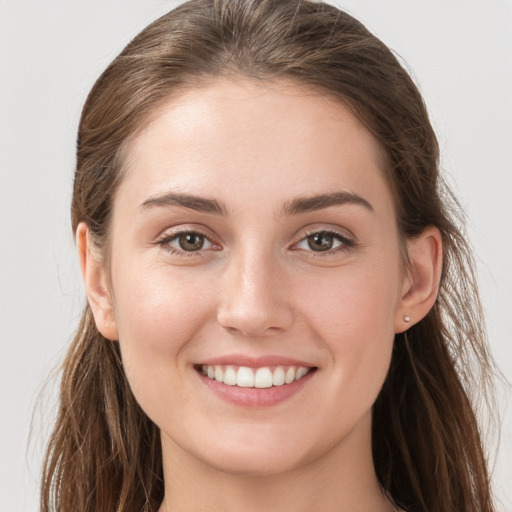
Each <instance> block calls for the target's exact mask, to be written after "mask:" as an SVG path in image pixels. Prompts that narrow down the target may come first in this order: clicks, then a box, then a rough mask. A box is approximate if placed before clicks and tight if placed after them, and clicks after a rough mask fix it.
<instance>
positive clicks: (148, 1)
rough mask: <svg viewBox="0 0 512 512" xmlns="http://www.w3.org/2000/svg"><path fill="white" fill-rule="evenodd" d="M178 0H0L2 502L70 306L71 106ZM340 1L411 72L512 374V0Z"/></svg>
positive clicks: (25, 453) (507, 471)
mask: <svg viewBox="0 0 512 512" xmlns="http://www.w3.org/2000/svg"><path fill="white" fill-rule="evenodd" d="M176 3H177V2H172V1H163V0H74V1H72V2H70V1H69V0H46V1H45V0H24V1H20V0H0V342H1V357H0V512H18V511H35V510H37V487H38V485H39V473H40V464H41V454H42V451H43V447H44V445H45V442H46V436H47V434H48V429H49V427H50V425H51V422H52V418H53V416H54V412H55V389H56V382H57V380H56V379H55V377H53V378H52V377H51V376H50V372H51V371H52V369H53V368H55V366H56V365H57V364H58V362H59V361H60V360H61V358H62V356H63V352H64V348H65V346H66V344H67V343H68V341H69V339H70V337H71V336H72V333H73V330H74V328H75V326H76V324H77V321H78V318H79V315H80V312H81V307H82V305H83V292H82V286H81V283H80V279H79V275H78V266H77V263H76V256H75V249H74V243H73V237H72V233H71V231H70V227H69V213H68V211H69V203H70V196H71V183H72V174H73V166H74V144H75V135H76V128H77V123H78V117H79V113H80V108H81V105H82V103H83V101H84V100H85V96H86V94H87V92H88V90H89V89H90V87H91V86H92V84H93V82H94V80H95V78H96V77H97V76H98V74H99V73H100V72H101V71H102V70H103V69H104V67H105V66H106V65H107V64H108V62H109V61H110V60H111V59H112V58H113V57H114V56H115V55H116V54H117V53H118V52H119V51H120V50H121V49H122V47H123V46H124V45H125V44H126V43H127V42H128V41H129V39H131V37H133V36H134V35H135V34H136V33H137V32H138V31H139V30H140V29H142V28H143V27H144V26H145V25H146V24H147V23H148V22H150V21H152V20H153V19H155V18H156V17H157V16H159V15H161V14H163V13H164V12H166V11H168V10H169V9H170V8H171V7H172V6H174V5H176ZM338 4H339V5H340V6H341V7H344V8H345V9H347V10H349V11H350V12H352V14H354V15H355V16H356V17H358V18H359V19H360V20H361V21H363V22H364V23H366V24H367V26H368V27H369V28H370V29H371V30H373V31H374V32H375V33H376V34H377V35H378V36H379V37H381V38H382V39H383V40H384V42H386V43H387V44H388V45H389V46H390V47H391V48H393V49H394V50H396V52H397V53H398V54H400V55H401V56H402V57H403V58H404V59H405V60H406V62H407V63H408V66H409V68H410V69H411V70H412V72H413V75H414V76H415V79H416V81H417V83H418V84H419V85H420V88H421V90H422V92H423V94H424V97H425V100H426V103H427V105H428V107H429V109H430V112H431V116H432V120H433V123H434V126H435V128H436V130H437V133H438V136H439V140H440V144H441V149H442V158H443V160H442V161H443V167H444V168H445V169H446V170H447V172H448V174H449V176H450V181H451V182H452V183H453V184H454V188H455V190H456V191H457V193H458V195H459V197H460V198H461V200H462V203H463V205H464V206H465V207H466V210H467V213H468V218H469V222H468V232H469V235H470V238H471V240H472V242H473V245H474V247H475V250H476V254H477V258H478V275H479V280H480V283H481V292H482V298H483V301H484V306H485V309H486V313H487V319H488V328H489V336H490V340H491V346H492V349H493V352H494V355H495V356H496V358H497V360H498V362H499V363H500V365H501V369H502V371H503V373H504V374H505V376H506V377H507V378H508V379H509V381H512V341H511V334H510V333H511V332H512V320H511V318H512V271H511V266H512V265H511V262H512V236H511V235H512V178H511V166H512V96H511V94H512V93H511V91H512V2H511V1H510V0H479V1H477V0H451V1H450V2H446V1H445V0H415V1H408V0H368V1H364V0H351V1H349V0H347V1H341V2H338ZM45 383H46V385H45ZM499 390H500V412H501V415H502V423H503V426H502V430H501V437H500V438H499V442H498V437H497V436H494V438H491V437H489V447H490V453H491V454H493V453H496V450H497V454H498V455H497V458H496V462H495V464H494V475H493V480H494V483H495V488H496V494H497V495H498V497H499V500H500V505H499V510H500V511H501V512H511V511H512V491H511V489H510V487H511V484H512V469H511V468H512V466H511V465H510V460H512V418H511V416H512V415H511V411H510V409H511V405H512V404H511V398H510V388H508V389H507V388H506V386H504V385H502V386H500V388H499ZM31 423H32V438H31V439H32V441H31V442H30V444H28V442H27V440H28V436H29V431H30V429H31ZM492 439H494V441H492ZM496 447H497V448H496Z"/></svg>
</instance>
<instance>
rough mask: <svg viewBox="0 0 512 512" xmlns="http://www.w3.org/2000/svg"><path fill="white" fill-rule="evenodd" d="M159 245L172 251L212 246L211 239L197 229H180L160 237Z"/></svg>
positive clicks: (186, 250) (194, 249)
mask: <svg viewBox="0 0 512 512" xmlns="http://www.w3.org/2000/svg"><path fill="white" fill-rule="evenodd" d="M158 243H159V245H161V246H163V247H165V248H168V249H169V250H171V251H172V252H177V253H179V252H198V251H201V250H205V249H212V248H214V244H213V243H212V242H211V240H210V239H209V238H208V237H207V236H206V235H203V234H202V233H199V232H197V231H180V232H178V233H173V234H171V235H168V236H166V237H164V238H162V239H161V240H160V241H159V242H158Z"/></svg>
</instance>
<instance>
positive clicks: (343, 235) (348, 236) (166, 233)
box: [155, 226, 356, 246]
mask: <svg viewBox="0 0 512 512" xmlns="http://www.w3.org/2000/svg"><path fill="white" fill-rule="evenodd" d="M176 228H177V229H175V228H167V229H165V230H163V231H162V232H161V233H160V234H159V235H157V237H156V238H155V241H156V243H161V242H162V241H164V240H168V241H171V240H175V239H176V238H177V237H178V236H180V235H182V234H184V233H198V234H200V235H201V236H204V237H205V238H206V239H207V240H208V241H209V242H210V243H212V244H217V245H223V242H222V240H221V238H220V237H218V236H212V235H211V234H209V233H208V231H209V230H207V229H202V227H199V226H198V227H196V226H190V227H179V226H177V227H176ZM315 233H329V234H331V235H333V236H335V237H336V236H337V237H339V238H340V239H342V240H344V241H350V242H351V243H352V244H355V243H356V237H355V236H354V235H353V234H352V233H351V232H350V231H349V230H348V229H346V228H343V229H342V228H338V229H336V228H333V227H323V228H322V227H320V226H318V227H312V228H306V229H304V228H302V229H301V230H300V231H299V232H298V233H296V235H295V236H294V237H293V242H291V246H294V245H296V244H298V243H299V242H302V241H303V240H305V239H306V238H308V237H309V236H311V235H314V234H315Z"/></svg>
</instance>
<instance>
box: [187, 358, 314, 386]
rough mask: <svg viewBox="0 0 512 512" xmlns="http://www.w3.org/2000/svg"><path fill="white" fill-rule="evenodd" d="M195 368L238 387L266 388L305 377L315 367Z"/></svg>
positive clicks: (221, 381) (207, 365) (227, 366)
mask: <svg viewBox="0 0 512 512" xmlns="http://www.w3.org/2000/svg"><path fill="white" fill-rule="evenodd" d="M195 369H196V370H197V371H198V372H199V373H201V375H203V376H205V377H207V378H208V379H210V380H214V381H216V382H219V383H222V384H225V385H227V386H236V387H238V388H257V389H266V388H272V387H279V386H287V385H290V384H292V383H293V382H296V381H299V380H301V379H303V378H304V377H305V376H306V375H308V374H310V373H311V372H313V371H314V370H315V369H316V368H315V367H308V366H298V365H297V366H284V365H280V366H261V367H259V368H251V367H249V366H236V365H221V364H215V365H213V364H202V365H196V366H195Z"/></svg>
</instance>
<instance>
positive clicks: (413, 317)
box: [395, 226, 443, 333]
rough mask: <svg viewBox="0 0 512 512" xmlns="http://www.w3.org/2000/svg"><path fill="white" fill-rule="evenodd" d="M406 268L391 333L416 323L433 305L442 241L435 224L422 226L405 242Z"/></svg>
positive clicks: (437, 289)
mask: <svg viewBox="0 0 512 512" xmlns="http://www.w3.org/2000/svg"><path fill="white" fill-rule="evenodd" d="M407 254H408V258H409V263H410V264H409V268H408V270H407V277H406V278H405V279H404V285H403V288H402V296H401V298H400V302H399V304H398V308H397V313H396V318H395V333H400V332H403V331H405V330H407V329H408V328H409V327H410V326H411V325H413V324H415V323H418V322H419V321H420V320H421V319H422V318H423V317H425V316H426V315H427V313H428V312H429V311H430V309H431V308H432V307H433V305H434V303H435V301H436V299H437V294H438V292H439V282H440V279H441V271H442V264H443V242H442V237H441V233H440V232H439V230H438V229H437V228H436V227H433V226H431V227H428V228H426V229H425V230H424V231H423V232H422V233H421V234H420V235H419V236H417V237H415V238H412V239H411V240H409V241H408V242H407Z"/></svg>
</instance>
